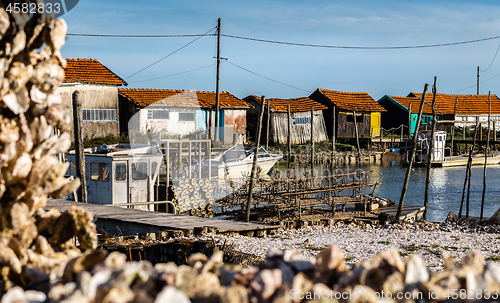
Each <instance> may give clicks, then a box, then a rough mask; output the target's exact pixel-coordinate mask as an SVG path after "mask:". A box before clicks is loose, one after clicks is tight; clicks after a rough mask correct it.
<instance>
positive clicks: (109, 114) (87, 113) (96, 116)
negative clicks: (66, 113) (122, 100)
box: [83, 109, 116, 121]
mask: <svg viewBox="0 0 500 303" xmlns="http://www.w3.org/2000/svg"><path fill="white" fill-rule="evenodd" d="M83 121H116V109H84V110H83Z"/></svg>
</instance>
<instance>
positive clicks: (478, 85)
mask: <svg viewBox="0 0 500 303" xmlns="http://www.w3.org/2000/svg"><path fill="white" fill-rule="evenodd" d="M477 95H478V96H479V66H478V67H477Z"/></svg>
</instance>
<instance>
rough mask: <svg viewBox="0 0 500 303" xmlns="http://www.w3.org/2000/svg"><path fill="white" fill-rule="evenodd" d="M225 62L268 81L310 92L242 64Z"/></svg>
mask: <svg viewBox="0 0 500 303" xmlns="http://www.w3.org/2000/svg"><path fill="white" fill-rule="evenodd" d="M227 63H229V64H231V65H234V66H236V67H237V68H240V69H242V70H244V71H246V72H249V73H251V74H254V75H256V76H259V77H261V78H264V79H267V80H269V81H272V82H275V83H278V84H281V85H284V86H288V87H291V88H294V89H298V90H301V91H305V92H310V91H308V90H306V89H302V88H299V87H296V86H293V85H288V84H286V83H283V82H279V81H276V80H274V79H271V78H268V77H266V76H263V75H260V74H257V73H256V72H253V71H251V70H249V69H246V68H244V67H242V66H239V65H237V64H234V63H232V62H230V61H227Z"/></svg>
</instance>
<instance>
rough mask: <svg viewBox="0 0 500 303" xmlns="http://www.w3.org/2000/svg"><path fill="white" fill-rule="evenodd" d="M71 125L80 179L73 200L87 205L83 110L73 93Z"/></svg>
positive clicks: (79, 100) (78, 94)
mask: <svg viewBox="0 0 500 303" xmlns="http://www.w3.org/2000/svg"><path fill="white" fill-rule="evenodd" d="M73 125H74V136H75V158H76V163H75V165H76V175H77V176H78V177H79V178H80V183H81V186H80V190H79V191H78V198H77V197H75V200H77V199H78V201H80V202H83V203H87V180H86V179H85V152H84V146H83V110H82V100H81V99H80V92H79V91H74V92H73Z"/></svg>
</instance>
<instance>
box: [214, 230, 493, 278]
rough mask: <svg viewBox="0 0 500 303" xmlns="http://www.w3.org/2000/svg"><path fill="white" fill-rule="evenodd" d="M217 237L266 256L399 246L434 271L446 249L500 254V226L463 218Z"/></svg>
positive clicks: (361, 254) (357, 253)
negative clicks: (331, 247) (467, 221)
mask: <svg viewBox="0 0 500 303" xmlns="http://www.w3.org/2000/svg"><path fill="white" fill-rule="evenodd" d="M215 239H216V240H218V241H220V242H224V241H225V242H226V244H230V245H234V249H235V250H238V251H241V252H244V253H249V254H254V255H257V256H259V257H265V255H266V252H267V251H268V249H271V248H274V249H280V250H295V251H297V252H298V253H299V254H300V255H301V256H302V257H304V258H306V259H310V260H313V259H315V257H316V256H317V255H318V254H319V253H321V252H322V251H323V250H324V249H325V248H326V247H328V246H329V245H330V244H335V245H337V246H338V247H339V248H340V249H341V250H342V252H343V253H344V259H345V262H346V263H347V264H348V265H349V266H351V267H353V266H355V264H356V263H359V262H362V261H366V260H370V259H371V258H373V257H374V256H375V255H376V254H378V253H380V252H383V251H386V250H388V249H396V250H397V251H398V252H399V254H400V256H401V258H402V259H403V260H405V259H406V258H407V257H408V256H410V255H412V254H418V255H419V256H420V257H421V258H422V259H423V260H424V261H425V262H426V264H427V267H428V268H429V270H431V271H439V270H441V269H443V258H442V254H443V253H444V252H447V253H449V254H450V255H451V256H453V257H454V258H455V260H456V261H457V262H460V260H461V259H462V258H463V257H464V256H465V255H466V254H467V253H468V252H469V251H470V250H473V249H475V250H478V251H479V252H480V253H481V254H482V255H483V256H484V257H485V259H486V262H487V263H488V262H495V261H498V260H500V227H497V226H489V227H487V231H485V230H484V227H481V226H480V227H477V226H469V225H466V224H458V223H449V222H444V223H416V224H400V223H396V224H388V225H385V226H381V227H372V226H370V225H365V226H357V225H355V224H342V223H338V224H336V225H334V226H330V227H319V226H310V227H304V228H301V229H295V230H280V231H278V232H277V233H276V234H274V235H268V236H265V237H262V238H256V237H245V236H232V237H225V236H217V237H215Z"/></svg>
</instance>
